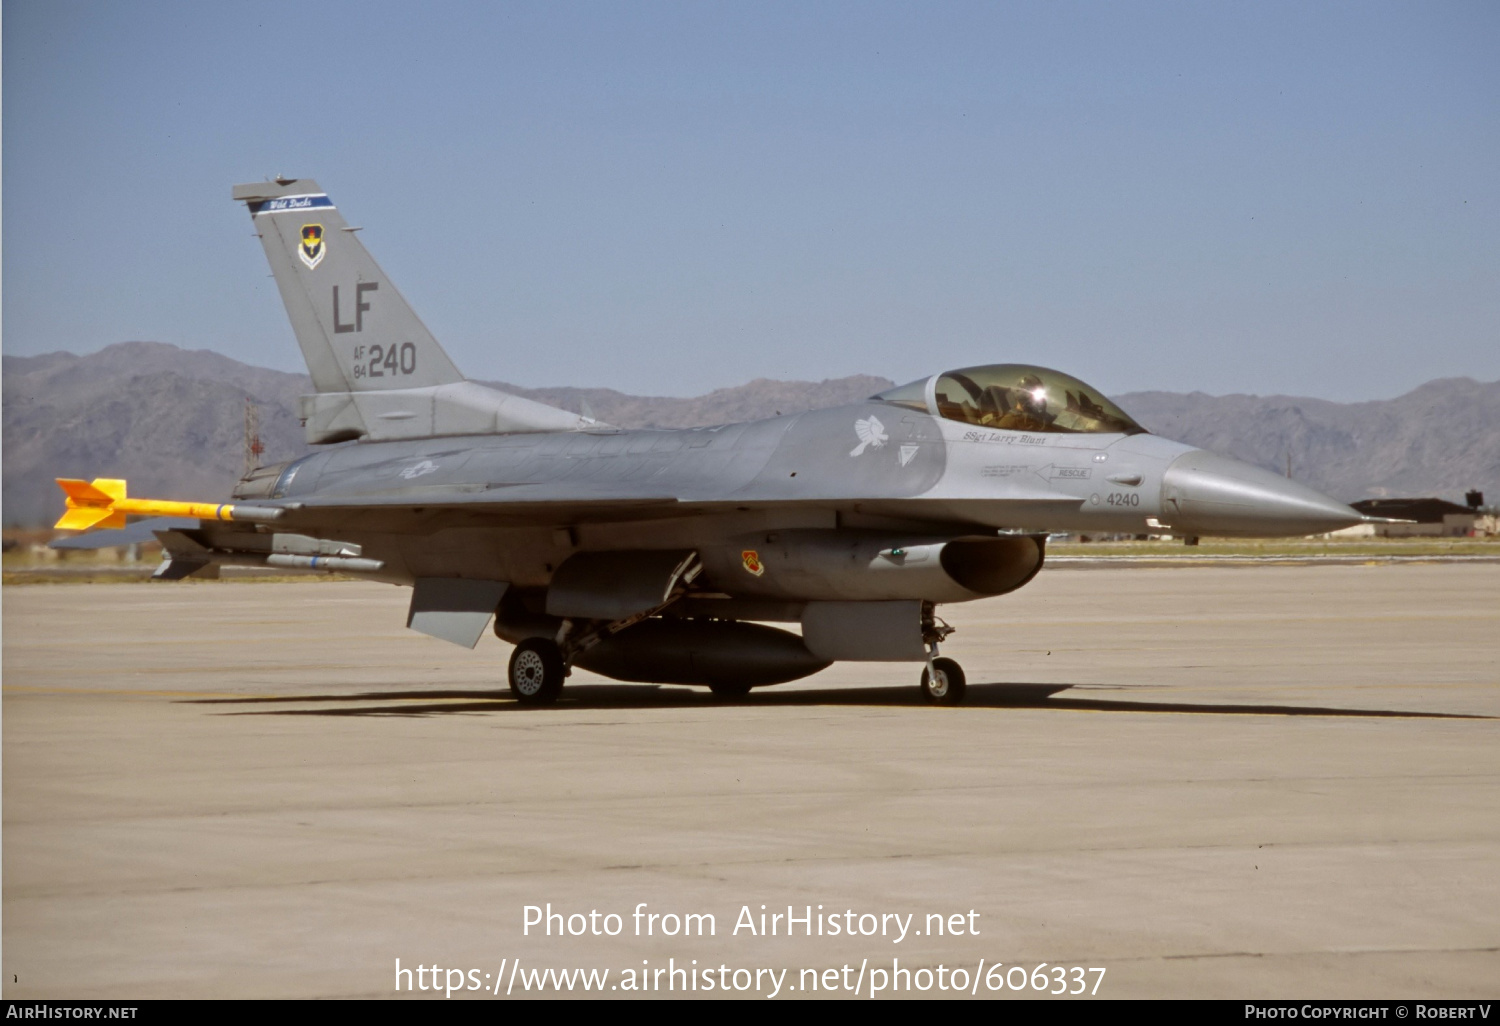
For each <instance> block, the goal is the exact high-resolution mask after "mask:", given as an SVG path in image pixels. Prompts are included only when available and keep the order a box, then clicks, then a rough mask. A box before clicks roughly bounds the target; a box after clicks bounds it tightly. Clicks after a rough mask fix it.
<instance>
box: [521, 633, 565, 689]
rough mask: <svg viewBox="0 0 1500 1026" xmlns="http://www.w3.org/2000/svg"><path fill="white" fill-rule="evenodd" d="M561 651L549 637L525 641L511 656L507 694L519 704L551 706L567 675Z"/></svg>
mask: <svg viewBox="0 0 1500 1026" xmlns="http://www.w3.org/2000/svg"><path fill="white" fill-rule="evenodd" d="M567 672H568V671H567V667H565V666H564V665H563V657H562V652H561V651H560V650H559V649H558V647H557V643H556V642H554V641H553V640H552V639H551V638H527V639H526V640H525V641H523V642H521V643H520V644H519V645H517V646H516V650H515V651H514V652H512V653H511V655H510V673H509V678H510V693H511V694H512V695H515V696H516V701H518V702H520V703H521V704H522V705H551V704H552V703H553V702H555V701H557V696H558V695H560V694H562V686H563V679H564V678H565V677H566V676H567Z"/></svg>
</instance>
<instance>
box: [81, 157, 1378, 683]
mask: <svg viewBox="0 0 1500 1026" xmlns="http://www.w3.org/2000/svg"><path fill="white" fill-rule="evenodd" d="M233 198H234V199H235V200H236V201H239V202H242V203H244V204H245V205H246V207H247V208H248V210H249V214H250V218H251V221H252V223H253V224H254V226H255V231H256V234H257V235H258V236H259V237H260V240H261V242H262V244H263V246H264V248H265V253H266V257H267V259H268V260H269V261H270V265H271V271H272V273H273V275H274V277H275V279H276V284H277V287H278V289H279V290H280V293H281V298H282V300H283V302H284V303H285V305H286V310H287V314H288V315H289V317H290V319H291V322H292V328H293V330H294V332H295V334H296V337H297V342H298V344H299V345H300V346H301V348H302V353H303V356H304V357H305V358H306V360H307V366H308V370H309V371H310V372H311V375H312V383H313V388H314V392H313V394H311V395H307V396H303V397H302V401H301V416H302V420H303V423H304V425H305V427H306V433H307V440H308V442H309V443H311V444H312V445H315V446H322V447H326V448H322V449H321V450H320V451H318V452H315V453H313V454H312V455H308V456H304V457H303V458H301V459H297V460H292V461H290V462H287V463H279V464H276V465H274V466H263V467H259V468H257V469H256V470H254V471H253V472H251V473H250V474H248V475H247V476H246V477H244V478H243V479H242V480H241V481H240V482H239V484H238V486H237V487H236V488H235V489H234V492H233V496H232V499H231V501H229V502H224V503H209V504H203V503H181V502H166V501H159V500H142V499H137V498H131V497H130V496H129V495H128V491H127V488H126V484H125V482H124V481H119V480H114V479H101V480H95V481H93V482H84V481H72V480H60V481H59V483H60V484H61V485H62V486H63V488H64V490H65V492H66V493H67V505H68V512H67V513H66V515H64V517H63V518H62V520H61V521H59V523H58V525H57V526H58V527H61V528H72V529H86V528H90V527H104V528H121V527H123V526H124V525H125V523H126V516H127V515H131V514H136V515H147V516H167V517H182V518H188V519H187V520H186V523H187V524H189V525H195V526H184V522H183V521H177V522H173V523H168V524H165V525H163V527H162V529H160V530H158V531H157V532H156V534H157V537H158V538H160V540H161V542H162V544H163V547H164V555H165V558H164V560H163V562H162V564H161V566H160V568H159V569H158V570H157V571H156V574H155V577H156V579H158V580H178V579H181V578H185V577H189V576H193V575H212V574H215V573H217V571H218V569H219V568H220V567H222V566H225V565H253V566H272V567H293V568H305V569H314V570H328V571H338V572H342V573H347V574H353V575H356V576H359V577H363V578H367V579H370V580H376V581H385V582H389V583H391V584H397V585H404V586H408V587H410V588H411V589H412V594H411V604H410V608H409V611H408V613H407V626H409V627H411V628H414V629H415V630H418V631H422V632H425V633H427V634H430V635H432V636H434V637H437V638H441V639H444V640H446V641H450V642H454V643H456V644H460V645H465V646H468V647H473V646H475V645H476V644H477V643H478V641H479V638H480V637H481V635H482V634H483V632H484V630H485V629H486V627H487V626H488V625H489V624H490V623H491V622H493V625H494V631H495V633H496V634H497V635H498V636H499V637H500V638H502V639H504V640H505V641H507V642H510V643H512V644H513V645H514V646H515V648H514V652H513V654H512V655H511V658H510V665H509V685H510V689H511V691H512V692H513V693H514V695H515V697H516V699H518V700H519V701H520V702H523V703H528V704H545V703H550V702H553V701H555V700H556V699H557V697H558V695H559V693H560V692H561V691H562V688H563V685H564V682H565V681H566V679H567V678H568V676H569V674H570V673H571V672H572V670H573V668H574V667H583V668H584V669H587V670H591V671H593V672H595V673H599V674H602V675H604V676H606V677H612V678H615V679H618V680H625V681H643V682H654V683H670V684H694V685H705V686H707V687H708V688H710V689H711V690H712V691H713V693H714V694H716V695H720V696H743V695H745V694H746V693H748V692H749V691H750V690H751V689H752V688H756V687H762V686H765V685H771V684H778V683H782V682H785V681H790V680H795V679H797V678H800V677H805V676H807V675H809V674H813V673H816V672H818V671H819V670H822V669H824V668H825V667H827V666H829V665H830V664H831V663H833V662H835V661H837V660H861V661H910V662H912V663H920V664H922V670H921V678H920V687H921V691H922V694H923V695H924V696H925V697H926V699H927V700H928V701H930V702H933V703H938V704H957V703H959V702H961V701H962V700H963V697H964V690H965V686H964V673H963V670H962V669H961V668H960V666H959V665H958V664H957V663H956V662H955V661H953V660H952V659H949V658H945V657H942V656H940V654H939V652H940V645H941V644H942V642H943V641H944V640H945V639H946V638H947V637H948V636H949V634H950V633H951V631H952V628H951V627H949V626H948V625H947V624H946V623H945V622H944V621H943V620H942V619H941V618H940V617H939V616H938V614H937V610H938V607H940V606H942V605H944V604H946V603H954V602H967V601H971V600H974V599H979V598H986V597H990V596H995V595H1004V594H1007V593H1009V592H1012V591H1015V590H1016V589H1018V588H1021V587H1023V586H1025V585H1026V584H1027V583H1028V582H1029V581H1031V580H1032V579H1033V578H1035V577H1036V575H1037V572H1038V571H1040V570H1041V569H1042V564H1043V560H1044V558H1045V554H1046V540H1047V537H1048V534H1049V533H1051V532H1059V531H1068V532H1089V533H1108V532H1122V533H1131V534H1135V533H1148V532H1149V533H1167V532H1170V533H1171V534H1173V535H1177V536H1184V537H1188V538H1189V539H1192V538H1196V537H1198V536H1202V535H1228V536H1237V537H1278V536H1297V535H1307V534H1313V533H1317V532H1323V531H1330V530H1335V529H1337V528H1342V527H1346V526H1349V525H1352V524H1357V523H1360V522H1361V521H1363V520H1365V519H1367V518H1365V517H1363V516H1362V515H1361V514H1360V513H1358V512H1356V511H1355V510H1353V509H1351V508H1350V507H1348V506H1346V505H1344V504H1343V503H1341V502H1335V501H1334V500H1332V499H1329V498H1327V497H1325V496H1323V495H1320V494H1318V493H1317V492H1315V491H1312V490H1311V489H1309V488H1305V487H1303V486H1301V485H1299V484H1296V483H1295V482H1292V481H1290V480H1287V479H1285V478H1282V477H1279V476H1277V475H1275V474H1273V473H1269V472H1267V471H1264V470H1261V469H1259V468H1257V467H1253V466H1249V465H1247V464H1244V463H1240V462H1236V461H1235V460H1231V459H1227V458H1225V457H1223V456H1218V455H1215V454H1214V453H1211V452H1207V451H1205V450H1202V449H1195V448H1193V447H1192V446H1188V445H1183V444H1180V443H1178V442H1173V441H1169V440H1168V439H1165V438H1161V437H1158V436H1156V435H1153V434H1150V433H1149V432H1147V431H1146V430H1145V429H1144V428H1142V427H1141V426H1140V425H1139V424H1137V423H1136V422H1135V421H1134V420H1132V419H1131V418H1130V416H1129V415H1128V414H1127V413H1126V412H1125V411H1124V410H1122V409H1120V407H1119V406H1117V405H1116V404H1115V403H1113V402H1111V401H1110V400H1109V398H1108V397H1106V396H1105V395H1104V394H1103V393H1101V392H1100V391H1099V390H1098V389H1096V388H1094V387H1092V386H1091V385H1088V384H1085V383H1084V382H1082V381H1080V380H1079V379H1077V378H1074V377H1071V376H1069V375H1067V374H1063V373H1060V372H1058V371H1055V370H1049V369H1047V368H1045V367H1035V366H1028V365H1020V364H1013V363H996V364H990V365H986V366H979V367H964V368H961V369H957V370H947V371H942V372H940V373H936V374H933V375H931V376H929V377H925V378H922V379H920V380H918V381H913V382H911V383H909V384H906V385H902V386H900V387H898V388H892V389H890V390H889V391H886V392H882V393H880V394H879V395H875V396H871V397H870V398H869V399H868V400H866V401H864V402H862V403H858V404H855V405H853V406H842V407H837V408H832V409H820V410H814V411H812V412H809V413H802V414H798V415H795V416H785V417H775V418H772V419H769V420H761V421H753V422H750V423H735V424H724V425H721V426H719V427H710V428H692V429H686V430H621V429H619V428H616V427H612V426H610V425H608V424H604V423H601V422H599V421H596V420H593V419H591V418H589V417H584V416H579V415H577V414H573V413H569V412H567V411H565V410H561V409H556V408H554V407H551V406H546V405H542V404H540V403H536V402H531V401H529V400H527V399H523V398H521V397H519V396H514V395H508V394H506V393H504V392H501V391H498V390H495V389H492V388H488V387H484V386H482V385H479V384H477V383H475V382H472V381H468V380H465V378H464V377H463V375H462V374H460V373H459V371H458V368H457V367H455V366H454V364H453V362H452V361H451V360H450V359H449V358H448V355H447V354H446V353H445V352H444V351H443V349H442V347H441V346H440V345H438V342H437V340H436V339H434V338H433V336H432V335H431V334H430V333H429V332H428V330H427V328H426V327H425V326H424V325H423V324H422V321H421V320H420V319H419V318H418V317H417V315H416V313H415V312H414V311H413V310H412V308H411V307H410V306H408V305H407V303H406V301H405V300H404V299H403V298H402V296H401V294H400V293H399V292H398V291H397V290H396V287H395V286H394V285H393V284H392V283H391V281H390V279H389V278H387V276H386V275H385V274H384V272H382V271H381V269H380V267H379V266H378V265H377V264H376V263H375V261H374V260H373V259H372V258H371V256H370V255H369V253H368V252H367V251H366V249H365V247H364V245H363V244H362V243H361V241H360V239H359V237H358V236H357V235H356V234H355V232H356V231H357V229H355V228H351V227H350V226H349V225H348V224H347V223H346V222H345V220H344V218H343V216H342V215H341V214H340V212H339V210H338V208H337V207H336V206H335V205H334V203H333V201H332V200H331V199H330V198H329V197H328V195H327V194H326V193H325V192H324V191H323V190H322V189H321V188H319V186H318V184H317V183H316V182H314V181H312V180H311V179H285V178H278V179H276V180H275V181H268V182H256V183H252V184H249V185H238V186H235V187H234V190H233ZM340 443H347V444H340ZM768 623H785V624H795V625H797V626H798V627H800V632H793V631H789V630H783V629H780V628H778V627H772V626H768Z"/></svg>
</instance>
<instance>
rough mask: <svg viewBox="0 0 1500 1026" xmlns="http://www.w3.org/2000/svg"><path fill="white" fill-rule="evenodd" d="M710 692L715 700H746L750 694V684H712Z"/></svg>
mask: <svg viewBox="0 0 1500 1026" xmlns="http://www.w3.org/2000/svg"><path fill="white" fill-rule="evenodd" d="M708 690H710V691H712V692H713V693H714V697H715V698H744V697H745V696H746V695H748V694H749V693H750V685H749V684H710V685H709V686H708Z"/></svg>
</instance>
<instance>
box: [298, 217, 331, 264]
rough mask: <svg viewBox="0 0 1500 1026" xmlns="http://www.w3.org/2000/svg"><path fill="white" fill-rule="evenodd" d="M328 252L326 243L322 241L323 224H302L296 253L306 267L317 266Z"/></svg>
mask: <svg viewBox="0 0 1500 1026" xmlns="http://www.w3.org/2000/svg"><path fill="white" fill-rule="evenodd" d="M327 252H328V243H326V242H325V241H323V226H322V225H320V224H305V225H303V226H302V244H301V245H300V246H298V247H297V255H298V256H299V257H301V258H302V262H303V263H304V264H306V265H307V266H308V267H317V266H318V265H319V264H321V263H322V262H323V257H324V255H326V254H327Z"/></svg>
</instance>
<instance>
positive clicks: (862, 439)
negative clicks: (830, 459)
mask: <svg viewBox="0 0 1500 1026" xmlns="http://www.w3.org/2000/svg"><path fill="white" fill-rule="evenodd" d="M854 433H855V434H856V435H858V436H859V444H858V445H856V446H855V447H854V448H853V449H852V450H851V451H850V453H849V455H850V456H858V455H859V454H860V453H862V452H864V451H865V446H867V445H870V446H874V447H875V448H877V449H879V448H880V447H881V446H882V445H884V444H885V443H886V442H888V441H890V436H889V435H887V434H886V433H885V425H884V424H882V423H880V421H879V420H878V419H877V418H875V417H868V418H866V419H864V420H856V421H855V422H854Z"/></svg>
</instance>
